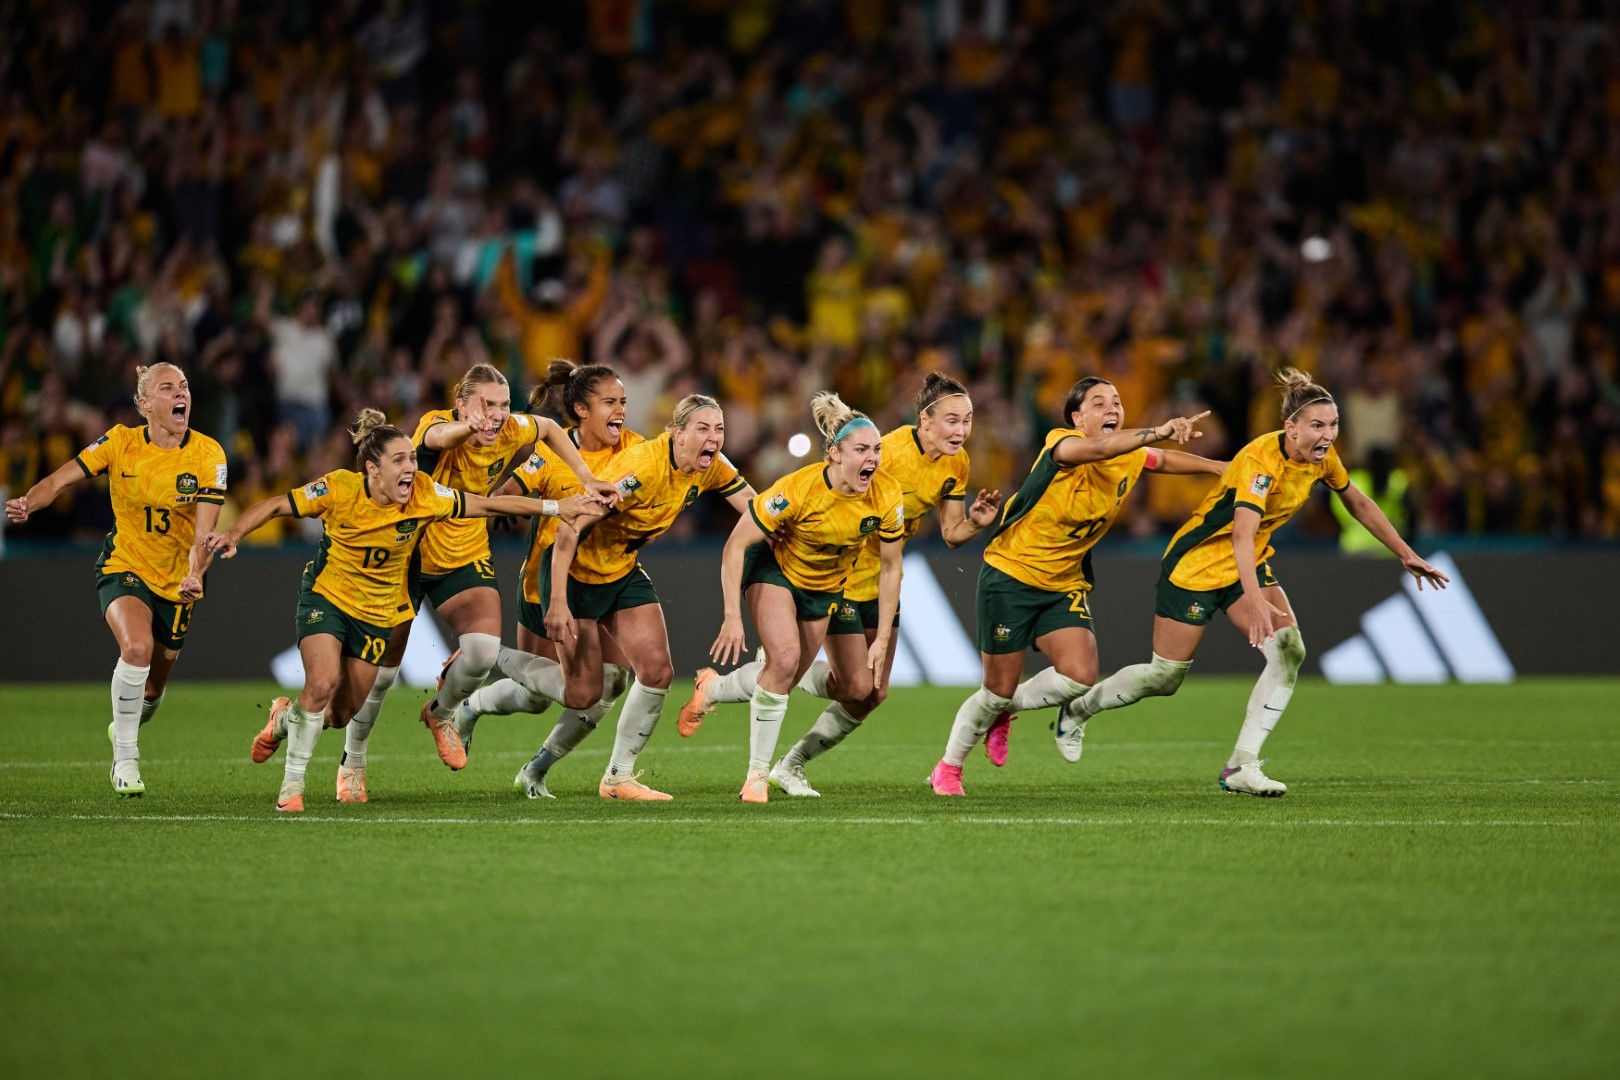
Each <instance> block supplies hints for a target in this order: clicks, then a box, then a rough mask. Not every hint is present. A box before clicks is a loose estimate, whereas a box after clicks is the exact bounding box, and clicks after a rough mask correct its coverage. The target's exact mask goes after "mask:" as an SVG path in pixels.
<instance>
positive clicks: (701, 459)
mask: <svg viewBox="0 0 1620 1080" xmlns="http://www.w3.org/2000/svg"><path fill="white" fill-rule="evenodd" d="M716 453H717V451H715V450H714V449H712V448H711V447H707V446H705V447H704V448H703V449H701V450H699V451H698V456H697V466H698V471H699V472H702V471H703V470H705V469H707V468H708V467H709V466H710V465H713V464H714V455H715V454H716Z"/></svg>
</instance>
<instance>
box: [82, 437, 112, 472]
mask: <svg viewBox="0 0 1620 1080" xmlns="http://www.w3.org/2000/svg"><path fill="white" fill-rule="evenodd" d="M112 437H113V433H112V432H111V431H109V432H107V434H105V435H103V436H102V437H101V438H99V439H97V440H96V441H95V442H93V443H91V444H90V445H89V446H87V447H85V448H84V449H83V450H80V451H79V452H78V454H77V455H76V456H75V457H74V458H73V460H74V461H77V462H78V463H79V468H81V469H83V470H84V475H85V476H100V475H101V474H102V473H104V472H106V471H107V470H108V469H110V468H112V459H113V455H114V453H116V450H115V449H114V447H113V441H112Z"/></svg>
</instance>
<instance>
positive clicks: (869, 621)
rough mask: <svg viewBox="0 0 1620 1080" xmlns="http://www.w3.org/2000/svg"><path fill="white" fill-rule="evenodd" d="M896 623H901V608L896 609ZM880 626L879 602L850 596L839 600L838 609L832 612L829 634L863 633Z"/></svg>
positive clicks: (828, 628) (828, 624) (897, 624)
mask: <svg viewBox="0 0 1620 1080" xmlns="http://www.w3.org/2000/svg"><path fill="white" fill-rule="evenodd" d="M894 625H895V626H899V625H900V610H899V609H898V608H896V609H895V612H894ZM877 628H878V602H877V601H876V600H851V599H849V598H848V597H845V598H844V599H842V600H840V601H838V609H837V610H836V611H834V612H833V613H832V618H831V619H830V620H829V621H828V623H827V635H828V636H829V637H831V636H832V635H833V634H861V635H863V636H864V635H865V634H866V632H867V631H868V630H876V629H877Z"/></svg>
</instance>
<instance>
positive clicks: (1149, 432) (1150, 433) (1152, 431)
mask: <svg viewBox="0 0 1620 1080" xmlns="http://www.w3.org/2000/svg"><path fill="white" fill-rule="evenodd" d="M1158 435H1159V431H1158V429H1157V428H1150V427H1145V428H1137V429H1136V437H1137V438H1138V439H1141V440H1142V445H1143V446H1146V445H1147V444H1148V443H1150V442H1153V441H1154V440H1155V439H1157V438H1158Z"/></svg>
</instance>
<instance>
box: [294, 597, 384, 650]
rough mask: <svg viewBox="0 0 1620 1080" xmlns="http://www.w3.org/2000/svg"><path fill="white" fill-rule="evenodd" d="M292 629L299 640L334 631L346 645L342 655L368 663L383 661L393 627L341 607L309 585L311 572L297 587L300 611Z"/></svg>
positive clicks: (333, 634)
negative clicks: (355, 615) (373, 621)
mask: <svg viewBox="0 0 1620 1080" xmlns="http://www.w3.org/2000/svg"><path fill="white" fill-rule="evenodd" d="M293 628H294V630H295V631H296V632H297V634H298V640H299V641H303V640H304V639H305V638H307V637H313V636H315V635H316V634H331V635H332V636H333V637H335V638H337V639H338V641H339V642H340V643H341V644H342V645H343V655H344V656H352V657H354V658H355V659H356V660H364V661H365V662H366V663H368V664H381V663H382V658H383V654H384V653H385V652H387V651H388V639H389V637H390V636H391V635H392V634H393V630H391V629H390V628H388V627H386V626H377V625H376V624H375V623H368V622H366V621H365V620H364V619H357V618H355V617H354V616H353V615H350V614H349V613H348V612H346V611H344V610H342V609H341V608H339V607H338V606H337V605H336V604H334V603H332V601H331V600H328V599H327V598H326V597H324V596H322V595H321V594H320V593H318V592H316V591H315V590H314V589H313V588H312V587H311V585H310V579H309V577H308V575H305V578H304V584H303V585H302V586H301V587H300V588H299V590H298V612H297V614H296V615H294V616H293Z"/></svg>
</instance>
